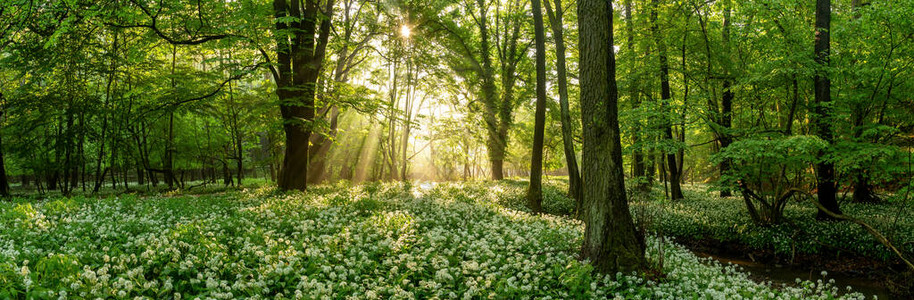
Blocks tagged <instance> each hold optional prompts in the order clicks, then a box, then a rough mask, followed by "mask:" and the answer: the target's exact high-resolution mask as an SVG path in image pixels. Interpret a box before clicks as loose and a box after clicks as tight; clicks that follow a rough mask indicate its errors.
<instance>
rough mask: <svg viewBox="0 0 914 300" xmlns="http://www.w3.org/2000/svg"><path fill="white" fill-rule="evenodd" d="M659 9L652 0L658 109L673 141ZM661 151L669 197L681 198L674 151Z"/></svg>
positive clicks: (665, 131)
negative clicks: (663, 158) (667, 172)
mask: <svg viewBox="0 0 914 300" xmlns="http://www.w3.org/2000/svg"><path fill="white" fill-rule="evenodd" d="M659 9H660V1H659V0H653V1H652V7H651V33H652V35H653V38H654V42H655V44H656V46H657V49H658V52H659V56H658V57H659V59H660V110H661V113H662V114H663V115H664V116H663V125H662V127H663V128H662V130H663V138H664V140H666V141H667V142H670V143H672V142H673V121H672V120H671V118H670V116H669V106H670V100H671V99H672V95H671V91H670V63H669V57H668V56H667V53H666V45H665V44H664V42H663V39H662V37H661V35H660V27H659V25H658V24H657V22H658V21H657V11H658V10H659ZM666 148H667V149H664V151H663V152H666V163H667V166H668V167H667V168H668V170H669V178H667V181H669V183H670V194H671V195H670V198H671V199H674V200H675V199H682V189H681V188H680V185H679V183H680V182H679V181H680V177H681V175H682V174H681V170H680V169H679V165H678V164H677V163H676V152H674V151H672V149H670V147H666Z"/></svg>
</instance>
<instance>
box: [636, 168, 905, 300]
mask: <svg viewBox="0 0 914 300" xmlns="http://www.w3.org/2000/svg"><path fill="white" fill-rule="evenodd" d="M643 198H644V199H642V200H641V201H633V205H632V212H633V214H634V215H635V216H636V217H640V218H639V219H642V220H645V222H644V224H645V225H644V226H647V227H648V228H649V230H648V231H650V232H653V233H654V234H657V235H664V236H669V237H672V238H673V239H674V240H675V241H676V242H677V243H679V244H682V245H684V246H686V247H687V248H689V249H690V250H692V251H693V252H695V253H696V254H698V255H700V256H705V257H713V258H715V259H717V260H719V261H722V262H732V263H735V264H739V265H741V266H743V267H744V268H746V269H748V270H751V271H752V272H753V273H754V274H755V275H757V276H759V278H760V279H767V280H772V281H774V282H787V283H789V282H790V281H793V279H794V278H796V277H799V278H801V279H804V280H817V279H821V278H822V276H821V275H820V273H821V271H827V272H828V273H829V274H830V275H829V277H831V278H832V279H836V280H837V282H838V283H839V284H851V285H853V286H855V287H856V288H857V289H858V290H860V291H863V292H866V293H867V294H876V295H879V296H880V299H886V298H888V299H892V298H896V297H897V298H899V299H904V298H910V297H914V294H912V290H911V288H912V282H911V281H912V278H911V277H910V276H911V273H910V271H908V270H907V269H906V267H905V266H904V265H903V264H902V263H901V261H900V260H898V258H897V256H896V255H895V254H894V253H893V252H892V251H891V250H889V249H888V248H886V247H885V246H884V245H882V244H881V243H879V242H878V241H877V240H876V238H874V237H873V236H872V235H871V234H870V233H868V232H867V231H866V230H865V229H864V228H862V227H861V226H859V225H857V224H854V223H851V222H819V221H817V220H815V215H816V212H817V210H816V208H815V206H814V205H813V204H812V203H808V202H802V201H794V202H791V203H789V204H788V205H787V207H786V209H785V216H786V221H785V222H783V223H782V224H778V225H774V226H758V225H755V224H753V222H752V220H751V219H750V217H749V214H748V213H747V212H746V208H745V204H744V203H743V199H742V198H740V197H739V196H734V197H728V198H720V197H718V196H717V194H716V193H711V192H708V191H707V187H706V186H699V185H695V186H687V188H686V189H685V199H682V200H678V201H669V200H665V199H666V198H665V197H664V195H663V193H662V190H655V191H653V192H652V195H650V196H649V197H643ZM645 199H646V200H645ZM891 199H892V201H886V202H883V203H880V204H859V203H851V202H849V201H843V202H842V203H841V209H842V210H843V211H844V213H845V214H846V215H850V216H853V217H855V218H858V219H860V220H862V221H864V222H866V223H867V224H869V225H871V226H873V227H874V228H876V229H877V230H879V231H880V232H882V233H883V234H885V235H886V237H888V239H889V240H891V241H892V242H893V243H894V245H895V246H896V247H898V248H900V250H901V251H902V252H904V253H905V254H906V255H907V256H908V257H909V258H910V257H911V256H912V254H914V211H911V210H910V209H908V205H909V204H908V203H907V201H905V199H902V198H897V197H896V198H891ZM890 295H893V296H894V297H891V296H890Z"/></svg>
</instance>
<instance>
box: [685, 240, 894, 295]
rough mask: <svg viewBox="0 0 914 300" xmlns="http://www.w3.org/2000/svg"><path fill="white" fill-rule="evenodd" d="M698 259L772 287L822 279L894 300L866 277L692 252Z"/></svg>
mask: <svg viewBox="0 0 914 300" xmlns="http://www.w3.org/2000/svg"><path fill="white" fill-rule="evenodd" d="M694 253H695V255H698V256H699V257H708V258H712V259H714V260H716V261H719V262H721V263H723V264H727V263H732V264H734V265H739V266H740V267H742V268H743V269H745V270H746V271H748V272H750V273H751V274H752V276H751V278H752V279H754V280H757V281H771V282H772V283H773V284H774V285H780V284H784V285H796V279H797V278H800V279H801V280H811V281H816V280H819V279H822V280H823V281H828V280H829V279H834V280H835V285H836V286H837V287H838V291H839V292H841V293H844V292H846V291H847V289H846V287H847V286H851V288H853V291H855V292H860V293H862V294H864V295H865V296H866V299H873V298H874V297H873V296H876V297H878V299H880V300H885V299H895V298H894V297H892V294H891V293H890V292H889V291H888V290H887V289H886V288H885V286H884V285H883V283H882V282H881V281H880V280H877V279H873V278H869V277H867V276H866V275H863V274H861V275H858V276H849V275H844V274H832V273H828V276H826V277H824V278H823V277H822V270H814V269H807V268H801V267H794V266H782V265H768V264H763V263H759V262H754V261H749V260H746V259H744V258H733V257H723V256H718V255H714V254H708V253H703V252H697V251H696V252H694Z"/></svg>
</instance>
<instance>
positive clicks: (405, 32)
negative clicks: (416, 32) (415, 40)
mask: <svg viewBox="0 0 914 300" xmlns="http://www.w3.org/2000/svg"><path fill="white" fill-rule="evenodd" d="M412 33H413V30H412V29H410V28H409V25H401V26H400V36H402V37H404V38H409V36H410V35H411V34H412Z"/></svg>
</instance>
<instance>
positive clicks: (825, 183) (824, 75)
mask: <svg viewBox="0 0 914 300" xmlns="http://www.w3.org/2000/svg"><path fill="white" fill-rule="evenodd" d="M830 31H831V0H816V36H815V51H816V52H815V60H816V63H817V64H819V67H820V69H819V70H818V71H817V72H816V76H815V91H816V105H815V112H816V115H815V119H814V121H813V122H814V125H815V128H816V133H817V134H818V135H819V137H820V138H822V139H823V140H825V141H826V142H828V143H829V144H831V143H832V142H833V140H834V132H832V127H831V122H832V119H831V107H830V106H831V80H830V79H829V78H828V70H827V68H828V62H829V55H830V53H829V52H831V33H830ZM822 154H823V155H821V156H824V153H822ZM819 160H820V161H819V163H818V164H816V175H817V179H818V184H817V188H818V196H819V203H821V204H822V206H824V207H825V208H826V209H828V210H830V211H832V212H834V213H838V214H840V213H841V209H840V208H839V207H838V199H837V195H836V194H837V191H836V188H835V164H834V163H832V162H830V161H828V160H827V159H826V158H825V157H820V158H819ZM816 218H817V219H820V220H822V219H831V217H830V216H829V215H828V214H827V213H825V212H824V211H821V210H820V211H819V212H818V214H817V215H816Z"/></svg>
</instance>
